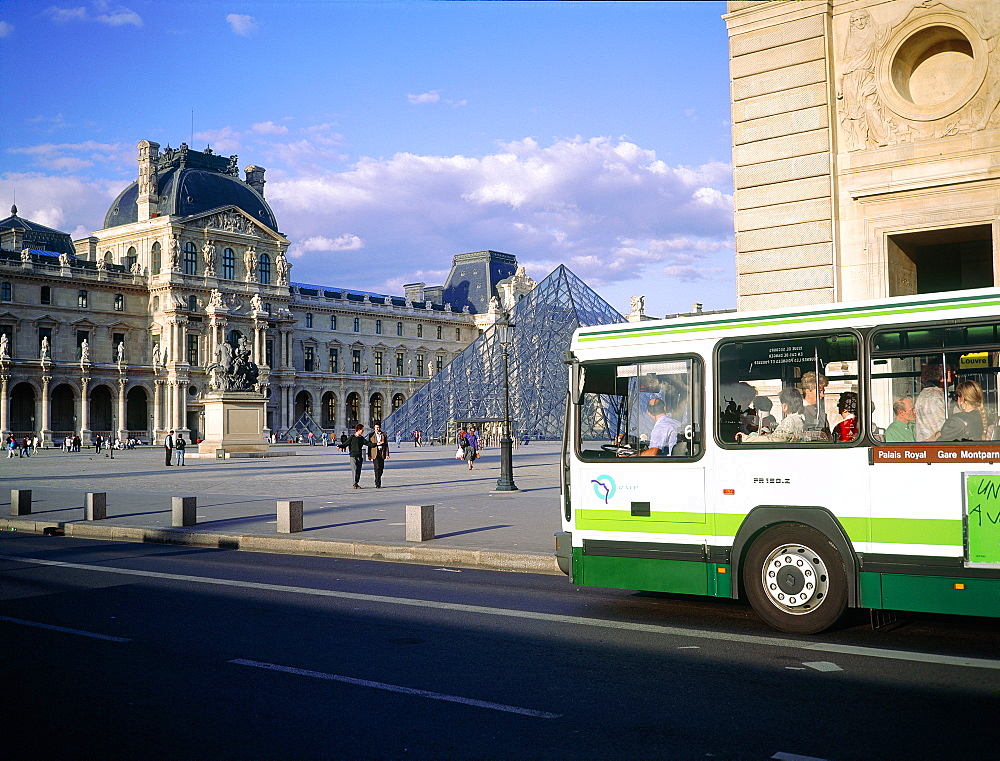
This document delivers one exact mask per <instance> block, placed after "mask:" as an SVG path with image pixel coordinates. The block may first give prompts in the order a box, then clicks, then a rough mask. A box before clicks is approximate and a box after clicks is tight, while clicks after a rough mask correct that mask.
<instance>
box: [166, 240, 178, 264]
mask: <svg viewBox="0 0 1000 761" xmlns="http://www.w3.org/2000/svg"><path fill="white" fill-rule="evenodd" d="M180 264H181V241H180V238H178V237H177V236H176V235H175V236H173V237H172V238H171V239H170V245H169V246H168V247H167V265H168V268H169V269H170V270H176V269H179V268H180Z"/></svg>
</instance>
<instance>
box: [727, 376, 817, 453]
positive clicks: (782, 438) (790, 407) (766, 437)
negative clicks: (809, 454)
mask: <svg viewBox="0 0 1000 761" xmlns="http://www.w3.org/2000/svg"><path fill="white" fill-rule="evenodd" d="M778 400H779V401H780V402H781V414H782V418H781V422H780V423H778V427H777V428H775V429H774V431H773V432H771V433H748V434H746V435H743V434H740V435H739V437H738V438H737V441H743V442H746V443H753V444H759V443H783V442H789V441H801V440H802V433H803V431H804V429H805V418H804V417H803V416H802V394H800V393H799V390H798V389H797V388H794V387H792V386H786V387H785V388H783V389H781V394H780V395H779V396H778Z"/></svg>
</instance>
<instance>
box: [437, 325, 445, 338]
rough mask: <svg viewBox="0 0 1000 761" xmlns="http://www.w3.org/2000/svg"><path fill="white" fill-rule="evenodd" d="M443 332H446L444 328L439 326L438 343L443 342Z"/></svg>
mask: <svg viewBox="0 0 1000 761" xmlns="http://www.w3.org/2000/svg"><path fill="white" fill-rule="evenodd" d="M443 330H444V328H442V327H441V326H440V325H438V341H440V340H441V333H442V331H443Z"/></svg>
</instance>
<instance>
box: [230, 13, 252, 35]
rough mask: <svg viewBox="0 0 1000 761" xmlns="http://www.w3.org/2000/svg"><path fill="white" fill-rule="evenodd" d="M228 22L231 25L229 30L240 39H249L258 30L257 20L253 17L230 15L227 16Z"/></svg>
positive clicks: (241, 14)
mask: <svg viewBox="0 0 1000 761" xmlns="http://www.w3.org/2000/svg"><path fill="white" fill-rule="evenodd" d="M226 22H227V23H228V24H229V28H230V29H232V30H233V32H234V33H235V34H238V35H239V36H240V37H249V36H250V35H251V34H253V33H254V32H256V31H257V28H258V27H257V20H256V19H254V17H253V16H247V15H246V14H243V13H230V14H229V15H228V16H226Z"/></svg>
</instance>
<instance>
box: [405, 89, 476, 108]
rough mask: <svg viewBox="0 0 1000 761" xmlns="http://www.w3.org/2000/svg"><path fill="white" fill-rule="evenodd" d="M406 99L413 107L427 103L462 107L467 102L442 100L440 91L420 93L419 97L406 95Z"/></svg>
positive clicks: (410, 94) (411, 94)
mask: <svg viewBox="0 0 1000 761" xmlns="http://www.w3.org/2000/svg"><path fill="white" fill-rule="evenodd" d="M406 99H407V100H408V101H409V102H410V103H412V104H413V105H415V106H422V105H426V104H428V103H444V104H446V105H449V106H464V105H466V104H468V102H469V101H467V100H448V99H447V98H442V97H441V91H440V90H430V91H428V92H425V93H420V94H419V95H414V94H413V93H407V95H406Z"/></svg>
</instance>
